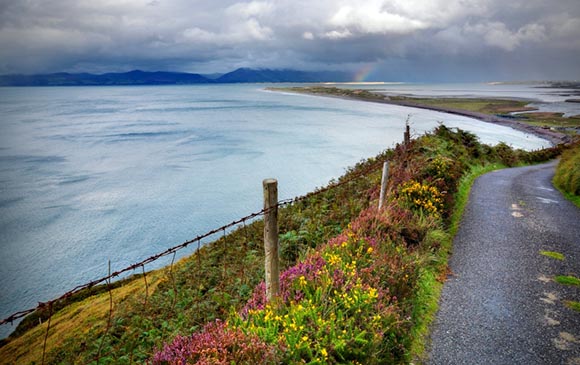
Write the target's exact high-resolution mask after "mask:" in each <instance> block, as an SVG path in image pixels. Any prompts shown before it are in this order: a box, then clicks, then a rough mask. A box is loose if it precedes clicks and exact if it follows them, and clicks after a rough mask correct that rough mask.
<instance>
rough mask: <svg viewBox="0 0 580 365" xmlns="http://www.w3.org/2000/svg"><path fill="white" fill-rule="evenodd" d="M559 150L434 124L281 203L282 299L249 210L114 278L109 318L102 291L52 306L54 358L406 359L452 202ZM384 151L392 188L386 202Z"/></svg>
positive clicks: (411, 353)
mask: <svg viewBox="0 0 580 365" xmlns="http://www.w3.org/2000/svg"><path fill="white" fill-rule="evenodd" d="M558 153H559V149H557V148H553V149H548V150H542V151H536V152H533V153H528V152H524V151H515V150H512V149H511V148H509V147H508V146H506V145H504V144H500V145H497V146H494V147H490V146H486V145H482V144H480V143H479V142H478V141H477V138H476V137H475V136H474V135H473V134H471V133H468V132H465V131H460V130H459V131H454V130H450V129H448V128H446V127H445V126H440V127H438V128H437V129H436V130H435V131H434V132H433V133H431V134H427V135H425V136H423V137H420V138H418V139H417V140H413V141H412V142H411V144H410V145H409V146H398V147H397V148H395V149H394V150H390V151H386V152H385V153H383V154H381V155H379V156H377V157H375V158H372V159H369V160H367V161H363V162H361V163H359V164H358V165H357V166H355V167H354V168H352V169H350V170H349V171H348V172H347V174H346V175H345V176H343V177H342V178H340V179H339V180H338V182H344V181H346V180H347V179H349V178H350V177H352V176H354V174H359V173H360V172H362V171H367V170H369V171H371V172H369V173H367V174H364V176H363V177H360V178H358V179H356V180H353V181H350V182H348V183H345V184H343V185H340V186H339V187H335V188H332V189H329V190H327V191H324V192H323V193H321V194H319V195H314V196H311V197H309V198H308V199H306V200H304V201H301V202H299V203H295V204H293V205H291V206H289V207H287V208H285V209H282V210H281V211H280V233H281V236H280V241H281V259H282V262H283V266H284V268H285V271H284V272H283V274H282V277H281V283H282V296H281V298H280V299H279V300H278V301H276V302H274V303H270V304H267V303H266V302H265V299H264V285H263V284H260V282H261V278H262V277H263V272H264V269H263V248H262V244H261V240H262V229H263V223H262V222H261V221H255V222H253V223H250V224H248V225H247V226H244V227H240V228H239V229H238V230H236V231H234V232H231V233H230V234H228V235H226V236H225V237H222V238H220V239H218V240H216V241H215V242H213V243H210V244H208V245H206V246H205V247H202V248H201V250H199V251H198V252H197V253H196V254H194V255H192V256H191V257H188V258H185V259H183V260H181V261H180V262H178V263H176V264H174V265H173V266H170V267H167V268H165V269H162V270H157V271H154V272H149V273H147V274H146V275H145V276H143V275H141V276H140V277H136V278H134V280H128V281H127V282H126V283H124V284H123V285H122V286H120V287H118V288H115V289H114V290H112V292H111V294H112V297H113V308H112V309H113V310H112V321H111V325H110V327H109V326H107V320H108V318H109V312H110V307H109V293H108V292H105V293H101V294H99V295H94V296H91V297H88V298H85V299H82V300H81V301H78V302H75V303H74V304H72V305H69V306H66V307H64V308H63V309H61V310H59V311H58V312H56V313H55V314H54V315H53V316H52V319H51V327H50V331H49V335H48V338H47V353H46V362H47V363H66V364H76V363H79V364H80V363H82V364H86V363H88V364H94V363H97V362H99V363H101V364H107V363H115V364H129V363H142V362H145V361H148V360H151V359H152V358H153V360H154V362H155V363H161V364H165V363H171V364H173V363H175V364H177V363H179V361H181V360H187V361H189V362H190V363H196V361H199V363H203V360H204V359H205V360H208V356H209V358H211V359H212V361H214V362H215V361H216V360H218V359H219V360H223V362H224V363H232V362H237V363H243V362H244V361H246V362H250V363H253V362H255V361H256V359H265V360H264V361H266V362H267V361H270V360H271V361H272V362H277V361H281V362H283V363H302V362H306V363H351V364H355V363H365V364H366V363H369V364H372V363H381V364H383V363H408V362H410V361H412V360H413V359H414V358H417V357H419V356H420V353H421V351H422V350H423V348H424V337H425V334H426V331H427V328H428V325H429V323H430V321H431V320H432V318H433V315H434V313H435V311H436V308H437V306H436V303H437V298H438V295H439V291H440V288H441V285H442V282H443V281H444V280H445V277H446V274H447V256H448V254H449V250H450V246H451V233H453V232H454V228H453V227H456V226H457V222H458V221H459V219H460V214H458V213H454V212H456V211H458V210H459V211H460V210H461V208H458V209H455V208H454V207H458V206H459V207H460V206H464V205H465V202H466V200H467V194H468V190H469V186H470V185H471V183H472V182H473V180H474V178H475V176H477V175H478V174H480V173H483V172H484V171H487V170H490V169H495V168H498V167H499V166H500V165H506V166H512V165H515V164H519V163H531V162H539V161H544V160H546V159H550V158H553V157H554V156H556V155H557V154H558ZM385 158H388V159H389V161H390V179H389V187H388V191H389V194H388V201H387V203H386V204H385V207H384V209H383V210H381V211H378V210H377V209H376V206H377V201H376V200H377V199H378V195H379V187H380V170H379V168H378V167H380V166H381V163H380V162H381V161H382V160H384V159H385ZM375 167H376V168H375ZM456 197H458V198H457V199H456ZM45 333H46V322H45V323H43V324H42V325H38V326H35V327H33V328H31V329H29V330H27V331H26V332H25V333H21V334H19V335H18V336H13V337H11V338H10V339H9V340H8V341H7V343H6V344H4V346H3V347H2V348H0V358H2V359H6V362H8V363H23V364H27V363H32V362H36V363H40V360H41V359H42V347H43V342H44V337H45ZM181 356H183V357H184V358H182V357H181ZM204 356H205V358H204ZM183 363H185V362H183ZM206 363H207V362H206Z"/></svg>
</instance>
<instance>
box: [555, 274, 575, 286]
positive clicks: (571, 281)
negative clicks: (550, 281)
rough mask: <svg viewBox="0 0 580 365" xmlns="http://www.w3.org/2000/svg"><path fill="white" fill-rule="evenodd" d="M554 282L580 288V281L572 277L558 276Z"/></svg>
mask: <svg viewBox="0 0 580 365" xmlns="http://www.w3.org/2000/svg"><path fill="white" fill-rule="evenodd" d="M554 281H556V282H557V283H559V284H562V285H571V286H580V279H578V278H577V277H575V276H570V275H558V276H556V277H554Z"/></svg>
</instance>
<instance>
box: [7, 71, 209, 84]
mask: <svg viewBox="0 0 580 365" xmlns="http://www.w3.org/2000/svg"><path fill="white" fill-rule="evenodd" d="M211 82H212V80H209V79H207V78H205V77H203V76H201V75H198V74H190V73H182V72H160V71H159V72H145V71H139V70H135V71H130V72H123V73H106V74H102V75H94V74H88V73H79V74H71V73H66V72H61V73H54V74H45V75H4V76H0V85H1V86H89V85H95V86H96V85H185V84H203V83H211Z"/></svg>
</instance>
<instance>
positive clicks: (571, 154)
mask: <svg viewBox="0 0 580 365" xmlns="http://www.w3.org/2000/svg"><path fill="white" fill-rule="evenodd" d="M553 183H554V186H556V188H558V190H560V191H561V192H562V193H563V194H564V196H565V197H566V198H567V199H569V200H570V201H572V203H574V204H575V205H576V206H578V207H580V139H578V140H577V141H576V142H575V143H574V144H573V145H572V147H571V148H570V149H568V150H567V151H564V153H562V156H561V157H560V162H559V163H558V166H557V167H556V173H555V174H554V179H553Z"/></svg>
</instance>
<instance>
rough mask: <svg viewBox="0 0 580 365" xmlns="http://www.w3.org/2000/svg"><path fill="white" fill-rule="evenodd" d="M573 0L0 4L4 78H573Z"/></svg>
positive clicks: (578, 67)
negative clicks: (277, 74) (133, 73)
mask: <svg viewBox="0 0 580 365" xmlns="http://www.w3.org/2000/svg"><path fill="white" fill-rule="evenodd" d="M578 59H580V3H579V2H578V1H577V0H557V1H547V0H511V1H507V2H506V1H499V0H388V1H380V0H367V1H362V2H361V1H359V0H356V1H355V0H341V1H338V0H321V1H315V2H313V1H310V0H308V1H307V0H276V1H273V0H272V1H265V0H264V1H236V0H214V1H202V0H197V1H191V0H102V1H94V0H28V1H11V0H0V73H39V72H55V71H74V72H81V71H87V72H105V71H127V70H130V69H134V68H141V69H145V70H176V71H189V72H223V71H228V70H231V69H234V68H236V67H241V66H244V67H268V68H302V69H310V70H312V69H327V68H330V69H344V68H346V69H358V68H372V67H374V69H375V72H373V73H371V75H372V77H374V78H375V79H384V80H391V79H393V80H395V79H396V80H421V79H440V80H464V79H465V80H468V79H470V78H471V79H472V80H479V79H487V80H489V79H527V78H530V77H533V78H536V79H539V78H542V79H546V78H558V79H563V78H567V79H578V78H580V63H578V62H577V60H578Z"/></svg>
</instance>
